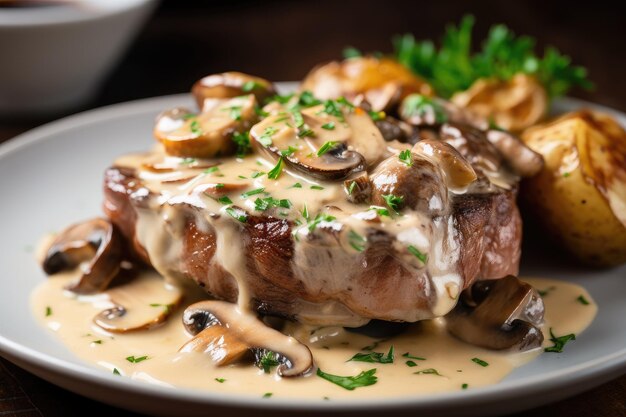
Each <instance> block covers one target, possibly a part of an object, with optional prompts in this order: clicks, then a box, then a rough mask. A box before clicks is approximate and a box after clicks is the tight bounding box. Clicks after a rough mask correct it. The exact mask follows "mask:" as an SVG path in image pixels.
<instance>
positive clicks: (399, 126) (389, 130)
mask: <svg viewBox="0 0 626 417" xmlns="http://www.w3.org/2000/svg"><path fill="white" fill-rule="evenodd" d="M374 123H375V124H376V127H378V130H380V133H381V134H382V135H383V138H384V139H385V140H386V141H387V142H390V141H393V140H397V141H399V142H410V140H411V138H412V137H413V136H414V133H413V129H412V128H411V126H410V125H409V124H407V123H405V122H403V121H402V120H398V119H396V118H395V117H391V116H386V117H385V118H384V119H381V120H376V121H375V122H374Z"/></svg>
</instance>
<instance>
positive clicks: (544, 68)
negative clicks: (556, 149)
mask: <svg viewBox="0 0 626 417" xmlns="http://www.w3.org/2000/svg"><path fill="white" fill-rule="evenodd" d="M473 26H474V18H473V17H472V16H465V17H464V18H463V19H462V20H461V23H460V24H459V26H458V27H456V26H454V25H450V26H448V28H447V29H446V32H445V34H444V36H443V39H442V42H441V47H440V48H439V49H437V48H436V47H435V45H434V44H433V42H431V41H421V42H419V41H416V40H415V38H414V37H413V36H412V35H404V36H401V37H398V38H396V39H394V47H395V55H396V58H397V59H398V61H400V63H402V64H404V65H405V66H406V67H408V68H409V69H410V70H412V71H413V72H415V73H416V74H419V75H421V76H422V77H424V78H425V79H426V80H427V81H428V82H429V83H430V84H431V85H433V87H434V88H435V90H436V91H437V93H438V94H439V95H441V96H443V97H445V98H449V97H450V96H452V95H453V94H454V93H455V92H458V91H464V90H467V89H468V88H469V87H470V86H471V85H472V84H473V83H474V82H475V81H476V80H477V79H479V78H495V79H500V80H509V79H510V78H511V77H513V76H514V75H515V74H518V73H524V74H528V75H531V76H534V77H536V78H537V79H538V80H539V82H540V83H541V84H542V85H543V86H544V88H545V89H546V91H547V93H548V95H549V96H550V97H558V96H561V95H564V94H565V93H566V92H567V91H568V90H569V89H570V88H572V87H575V86H581V87H583V88H591V87H592V84H591V83H590V82H589V81H588V80H587V78H586V77H587V71H586V70H585V69H584V68H583V67H578V66H572V65H571V62H570V58H569V57H567V56H565V55H561V54H560V53H559V52H558V51H557V50H556V49H555V48H552V47H547V48H546V49H545V50H544V54H543V57H540V56H538V55H537V54H536V53H535V51H534V50H535V41H534V40H533V39H532V38H530V37H528V36H519V37H517V36H515V34H514V33H513V32H511V30H509V29H508V28H507V27H506V26H504V25H495V26H492V27H491V29H490V31H489V34H488V36H487V39H486V41H485V42H484V43H483V45H482V49H481V50H480V51H479V52H478V53H475V54H472V28H473Z"/></svg>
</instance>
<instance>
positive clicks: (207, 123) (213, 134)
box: [154, 94, 257, 158]
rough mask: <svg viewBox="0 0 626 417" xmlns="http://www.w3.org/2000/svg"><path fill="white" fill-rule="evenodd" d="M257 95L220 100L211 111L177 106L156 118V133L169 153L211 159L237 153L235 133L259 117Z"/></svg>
mask: <svg viewBox="0 0 626 417" xmlns="http://www.w3.org/2000/svg"><path fill="white" fill-rule="evenodd" d="M255 105H256V99H255V98H254V95H252V94H249V95H246V96H239V97H235V98H231V99H226V100H221V101H220V102H219V104H217V105H216V106H214V107H213V108H211V109H210V110H207V111H203V112H202V113H200V114H194V113H191V112H189V111H188V110H186V109H183V108H175V109H172V110H168V111H166V112H163V113H161V114H160V115H159V116H158V117H157V121H156V125H155V127H154V136H155V137H156V138H157V140H158V141H159V142H161V143H162V144H163V146H164V147H165V151H166V152H167V153H168V154H169V155H173V156H180V157H188V158H212V157H215V156H224V155H230V154H232V153H234V152H235V150H236V144H235V142H233V140H232V138H233V136H234V135H235V134H238V133H239V134H240V133H242V132H245V131H246V130H247V129H248V128H249V127H250V126H251V125H252V124H253V123H254V122H256V120H257V115H256V113H255V111H254V107H255Z"/></svg>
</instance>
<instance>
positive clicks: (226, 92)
mask: <svg viewBox="0 0 626 417" xmlns="http://www.w3.org/2000/svg"><path fill="white" fill-rule="evenodd" d="M191 93H192V94H193V96H194V98H195V99H196V102H197V103H198V107H199V108H200V109H202V110H203V111H204V110H205V109H208V108H212V107H213V106H214V105H215V102H216V101H219V100H223V99H227V98H234V97H238V96H243V95H246V94H254V96H255V97H256V100H257V102H258V103H263V102H264V101H265V100H266V99H267V98H269V97H271V96H273V95H274V94H276V89H275V88H274V86H273V85H272V83H271V82H269V81H268V80H266V79H264V78H260V77H255V76H253V75H248V74H244V73H242V72H235V71H231V72H224V73H221V74H213V75H208V76H206V77H203V78H201V79H200V80H198V81H196V83H195V84H194V85H193V87H192V88H191Z"/></svg>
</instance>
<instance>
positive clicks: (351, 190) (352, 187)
mask: <svg viewBox="0 0 626 417" xmlns="http://www.w3.org/2000/svg"><path fill="white" fill-rule="evenodd" d="M355 188H356V181H352V182H351V183H350V186H349V187H348V194H349V195H352V192H353V191H354V189H355Z"/></svg>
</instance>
